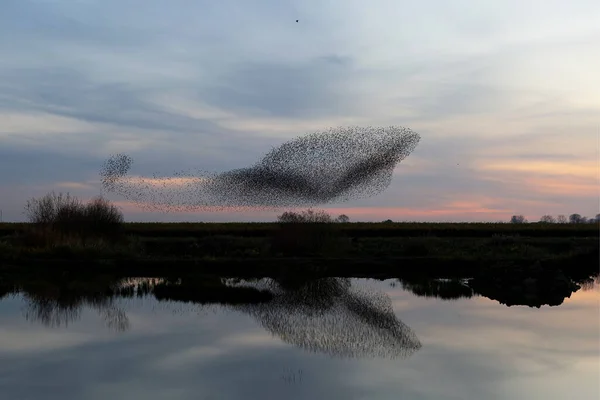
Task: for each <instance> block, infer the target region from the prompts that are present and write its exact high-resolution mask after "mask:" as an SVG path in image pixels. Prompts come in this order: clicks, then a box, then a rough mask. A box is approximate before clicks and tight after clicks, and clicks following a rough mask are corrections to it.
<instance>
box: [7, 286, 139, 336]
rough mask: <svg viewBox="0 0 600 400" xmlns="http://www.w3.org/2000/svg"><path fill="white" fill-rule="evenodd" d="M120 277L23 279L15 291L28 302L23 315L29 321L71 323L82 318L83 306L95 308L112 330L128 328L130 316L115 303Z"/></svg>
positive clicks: (55, 325) (66, 324)
mask: <svg viewBox="0 0 600 400" xmlns="http://www.w3.org/2000/svg"><path fill="white" fill-rule="evenodd" d="M118 283H119V280H118V279H116V280H115V279H110V278H106V279H102V278H97V279H94V280H85V281H66V280H65V281H63V280H59V279H50V278H49V279H46V280H41V279H40V280H36V281H33V282H32V281H24V282H20V283H16V284H15V285H14V286H13V289H12V292H13V293H21V294H22V295H23V300H24V301H25V309H24V312H23V315H24V317H25V319H27V320H28V321H34V322H39V323H41V324H43V325H44V326H47V327H52V328H54V327H61V326H68V325H69V324H70V323H72V322H74V321H77V320H78V319H80V318H81V314H82V309H83V308H84V307H88V308H90V309H92V310H95V311H96V312H97V313H98V314H99V315H100V316H101V318H102V319H103V320H104V323H105V324H106V325H107V326H108V327H109V328H110V329H113V330H117V331H125V330H127V329H128V328H129V319H128V318H127V315H126V314H125V311H124V310H122V309H121V308H119V307H118V306H117V305H116V304H115V296H116V294H117V293H118Z"/></svg>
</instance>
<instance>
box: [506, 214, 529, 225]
mask: <svg viewBox="0 0 600 400" xmlns="http://www.w3.org/2000/svg"><path fill="white" fill-rule="evenodd" d="M510 223H511V224H525V223H527V219H525V216H523V215H513V216H512V217H511V218H510Z"/></svg>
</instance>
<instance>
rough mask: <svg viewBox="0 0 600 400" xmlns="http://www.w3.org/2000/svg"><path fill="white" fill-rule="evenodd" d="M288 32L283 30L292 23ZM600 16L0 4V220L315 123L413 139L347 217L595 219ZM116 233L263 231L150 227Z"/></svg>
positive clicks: (132, 2) (511, 4)
mask: <svg viewBox="0 0 600 400" xmlns="http://www.w3.org/2000/svg"><path fill="white" fill-rule="evenodd" d="M296 20H299V22H298V23H296V22H295V21H296ZM599 44H600V2H599V1H597V0H574V1H564V0H529V1H521V0H520V1H516V0H504V1H497V0H478V1H473V0H470V1H466V0H455V1H446V0H423V1H419V2H415V1H404V0H373V1H369V2H366V1H358V0H264V1H243V0H219V1H203V0H171V1H165V0H102V1H94V0H1V1H0V209H1V210H2V215H3V220H4V221H21V220H24V218H25V216H24V214H23V206H24V203H25V201H26V200H27V199H28V198H31V197H37V196H41V195H43V194H45V193H47V192H49V191H52V190H54V191H56V192H60V191H62V192H69V193H70V194H72V195H75V196H78V197H80V198H81V199H88V198H90V197H93V196H96V195H99V194H101V191H102V188H101V185H100V180H99V171H100V167H101V166H102V163H103V161H104V160H105V159H107V158H108V157H109V156H110V155H112V154H114V153H126V154H129V155H130V156H131V157H132V158H133V159H134V162H135V164H134V166H133V169H132V171H131V172H132V173H133V174H135V175H142V176H143V175H152V174H153V173H159V174H161V175H167V176H168V175H170V174H173V173H175V172H177V171H180V170H184V169H196V168H197V169H201V170H207V171H215V172H219V171H226V170H230V169H234V168H241V167H246V166H250V165H251V164H253V163H254V162H255V161H257V160H259V159H260V158H261V157H262V156H263V155H264V154H265V153H266V152H267V151H269V150H270V149H271V148H272V147H274V146H278V145H280V144H282V143H283V142H285V141H287V140H290V139H293V138H295V137H297V136H300V135H303V134H306V133H310V132H314V131H318V130H326V129H328V128H330V127H336V126H347V125H360V126H369V125H372V126H389V125H399V126H405V127H407V128H410V129H412V130H413V131H415V132H417V133H419V134H420V135H421V142H420V143H419V145H418V146H417V148H416V150H415V151H414V152H413V153H412V154H411V155H410V156H409V157H408V158H406V159H405V160H404V161H403V162H402V163H400V164H399V165H398V167H397V168H396V170H395V176H394V180H393V182H392V184H391V185H390V187H389V188H388V189H387V190H386V191H384V192H383V193H381V194H380V195H378V196H376V197H372V198H369V199H364V200H360V201H352V202H348V203H341V204H333V205H328V206H324V207H323V208H325V209H328V210H330V211H331V212H332V213H333V214H340V213H345V214H347V215H348V216H350V218H351V220H353V221H381V220H384V219H388V218H390V219H393V220H396V221H405V220H410V221H508V220H509V219H510V216H511V215H513V214H523V215H525V216H526V217H527V218H528V219H529V220H531V221H536V220H538V219H539V218H540V216H542V215H543V214H552V215H555V216H556V215H558V214H566V215H569V214H572V213H579V214H581V215H584V216H594V215H596V214H597V213H598V212H599V194H600V193H599V190H600V189H599V188H600V186H599V185H600V164H599V162H600V161H599V157H600V73H598V71H600V51H598V49H599ZM106 196H107V197H108V198H109V199H111V200H113V201H115V203H116V204H118V205H119V206H120V207H121V208H122V209H123V211H124V213H125V217H126V220H128V221H269V220H273V219H274V218H275V216H276V215H277V214H278V213H277V212H258V211H253V210H244V211H241V212H214V213H207V212H198V213H161V212H145V211H143V210H141V209H139V208H138V207H136V206H135V205H133V204H130V203H128V202H127V201H126V200H125V199H123V198H121V197H119V196H117V195H114V194H107V195H106Z"/></svg>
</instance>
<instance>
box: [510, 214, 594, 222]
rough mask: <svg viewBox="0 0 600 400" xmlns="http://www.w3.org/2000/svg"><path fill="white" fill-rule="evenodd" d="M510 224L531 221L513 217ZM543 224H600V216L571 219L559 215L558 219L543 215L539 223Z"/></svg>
mask: <svg viewBox="0 0 600 400" xmlns="http://www.w3.org/2000/svg"><path fill="white" fill-rule="evenodd" d="M510 222H511V223H513V224H526V223H528V222H529V221H527V219H526V218H525V217H524V216H523V215H513V216H512V217H511V218H510ZM538 222H539V223H542V224H567V223H568V224H595V223H600V214H596V216H595V217H589V218H588V217H583V216H582V215H581V214H571V215H569V218H567V216H566V215H559V216H557V217H556V218H555V217H553V216H552V215H548V214H546V215H542V217H541V218H540V220H539V221H538Z"/></svg>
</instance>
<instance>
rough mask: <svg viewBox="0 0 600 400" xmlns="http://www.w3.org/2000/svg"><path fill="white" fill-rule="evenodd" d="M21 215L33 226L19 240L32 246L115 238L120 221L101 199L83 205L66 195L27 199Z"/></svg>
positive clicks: (109, 205) (114, 211)
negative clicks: (91, 238)
mask: <svg viewBox="0 0 600 400" xmlns="http://www.w3.org/2000/svg"><path fill="white" fill-rule="evenodd" d="M25 215H26V216H27V219H28V220H29V222H31V223H32V224H33V226H32V227H31V228H30V229H29V230H28V231H27V232H26V234H25V235H24V237H23V238H22V239H23V242H24V244H25V245H29V246H34V247H47V246H50V245H56V244H69V245H72V244H79V242H85V241H86V239H87V238H90V237H94V238H105V239H106V238H116V237H117V236H118V234H119V233H120V231H121V228H122V224H123V220H124V219H123V214H122V213H121V211H120V210H119V209H118V208H117V207H116V206H114V205H113V204H111V203H110V202H109V201H108V200H105V199H103V198H102V197H96V198H94V199H92V200H91V201H90V202H89V203H88V204H84V203H82V202H81V201H80V200H79V199H77V198H76V197H71V196H70V195H69V194H68V193H67V194H66V195H64V194H62V193H59V194H56V193H54V192H52V193H49V194H46V195H45V196H43V197H41V198H38V199H36V198H33V199H30V200H28V201H27V203H26V205H25Z"/></svg>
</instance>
